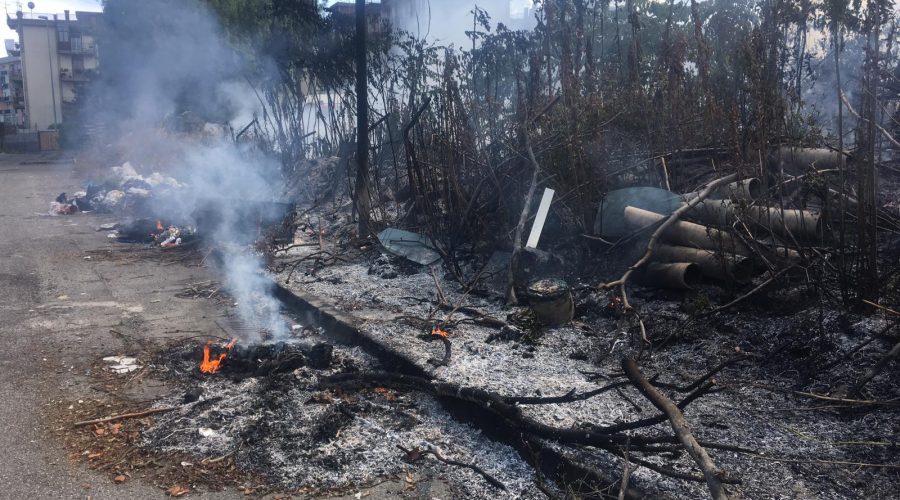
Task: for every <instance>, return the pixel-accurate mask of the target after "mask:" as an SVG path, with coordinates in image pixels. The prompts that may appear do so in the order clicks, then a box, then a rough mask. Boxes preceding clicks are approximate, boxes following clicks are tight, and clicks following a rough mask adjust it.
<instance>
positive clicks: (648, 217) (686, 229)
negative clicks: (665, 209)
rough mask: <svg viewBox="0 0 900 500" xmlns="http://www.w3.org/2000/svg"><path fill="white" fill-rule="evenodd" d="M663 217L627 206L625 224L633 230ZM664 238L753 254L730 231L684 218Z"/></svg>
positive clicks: (706, 247)
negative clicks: (726, 231) (684, 219)
mask: <svg viewBox="0 0 900 500" xmlns="http://www.w3.org/2000/svg"><path fill="white" fill-rule="evenodd" d="M663 219H665V216H664V215H660V214H658V213H655V212H650V211H647V210H642V209H640V208H635V207H625V225H627V226H628V227H629V228H631V229H633V230H637V229H641V228H645V227H647V226H650V225H652V224H654V223H657V222H659V221H661V220H663ZM662 239H663V240H665V241H668V242H669V243H674V244H676V245H681V246H687V247H695V248H702V249H705V250H716V251H724V252H726V253H734V254H738V255H743V256H744V257H750V256H752V255H753V254H752V252H751V251H750V249H749V248H747V246H746V245H744V243H743V242H742V241H739V240H737V239H735V238H732V237H731V235H729V234H728V233H725V232H722V231H719V230H718V229H712V228H709V227H706V226H702V225H700V224H694V223H693V222H685V221H682V220H680V221H678V222H676V223H674V224H672V225H671V226H669V227H668V228H667V229H666V230H665V232H663V234H662Z"/></svg>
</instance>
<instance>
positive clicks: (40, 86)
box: [6, 11, 102, 130]
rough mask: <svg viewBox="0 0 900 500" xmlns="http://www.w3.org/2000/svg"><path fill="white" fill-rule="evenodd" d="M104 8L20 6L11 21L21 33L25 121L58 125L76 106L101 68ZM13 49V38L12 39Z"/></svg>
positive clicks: (27, 124)
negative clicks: (44, 10) (45, 10)
mask: <svg viewBox="0 0 900 500" xmlns="http://www.w3.org/2000/svg"><path fill="white" fill-rule="evenodd" d="M101 16H102V14H100V13H99V12H80V11H79V12H76V13H75V15H74V16H72V15H70V12H69V11H65V12H64V13H63V14H62V15H61V16H60V15H58V14H37V13H24V12H21V11H20V12H17V13H16V17H15V18H13V17H7V19H6V22H7V25H8V26H9V27H10V28H11V29H13V30H15V31H16V33H17V34H18V35H19V41H18V44H17V46H16V50H15V51H14V52H15V53H11V54H10V55H12V56H18V57H19V60H20V64H21V76H22V90H23V97H24V111H23V119H22V126H23V127H24V128H27V129H32V130H48V129H53V128H57V127H58V126H59V124H61V123H63V121H64V120H65V118H66V116H68V115H70V114H71V113H72V112H73V108H74V105H75V103H76V101H77V99H78V97H79V96H82V95H84V93H85V91H86V87H87V84H88V82H90V81H91V79H92V78H93V77H94V76H95V75H96V74H97V71H98V69H99V65H100V64H99V54H98V50H97V44H96V41H95V37H94V35H95V33H96V32H97V31H98V29H99V28H100V23H101V22H102V17H101ZM7 48H8V49H9V44H7Z"/></svg>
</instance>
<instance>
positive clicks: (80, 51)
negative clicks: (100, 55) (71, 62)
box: [57, 43, 97, 56]
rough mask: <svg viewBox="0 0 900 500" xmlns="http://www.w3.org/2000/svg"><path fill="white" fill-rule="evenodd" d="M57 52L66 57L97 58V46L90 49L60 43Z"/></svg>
mask: <svg viewBox="0 0 900 500" xmlns="http://www.w3.org/2000/svg"><path fill="white" fill-rule="evenodd" d="M57 50H58V51H59V53H60V54H64V55H72V56H79V55H85V56H96V55H97V46H96V45H91V46H90V47H71V46H69V44H67V43H66V44H62V43H60V44H59V46H58V48H57Z"/></svg>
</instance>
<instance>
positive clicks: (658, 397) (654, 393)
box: [622, 359, 729, 500]
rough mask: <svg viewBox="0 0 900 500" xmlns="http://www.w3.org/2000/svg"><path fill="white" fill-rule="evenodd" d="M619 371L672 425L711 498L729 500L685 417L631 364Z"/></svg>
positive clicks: (719, 474)
mask: <svg viewBox="0 0 900 500" xmlns="http://www.w3.org/2000/svg"><path fill="white" fill-rule="evenodd" d="M622 369H623V370H624V371H625V375H626V376H627V377H628V380H630V381H631V382H632V383H633V384H634V386H635V387H636V388H637V390H638V391H640V393H641V394H643V395H644V397H646V398H647V399H648V400H649V401H650V402H651V403H653V406H655V407H656V408H657V409H658V410H660V411H661V412H663V413H664V414H665V415H666V417H667V418H668V419H669V423H671V425H672V430H673V431H674V432H675V435H676V436H678V439H679V440H680V441H681V444H682V445H684V448H685V449H686V450H687V452H688V454H689V455H690V456H691V458H693V459H694V462H696V463H697V465H698V466H699V467H700V470H701V471H702V472H703V477H704V478H705V479H706V484H707V486H708V487H709V493H710V496H712V498H714V499H716V500H725V499H727V498H729V497H728V493H727V492H726V491H725V486H724V485H723V483H722V479H723V478H724V477H725V473H724V471H722V469H720V468H719V467H718V466H716V464H715V463H713V461H712V459H711V458H710V457H709V454H708V453H707V452H706V450H705V449H704V448H703V447H702V446H700V444H699V443H698V442H697V439H696V438H694V435H693V434H691V429H690V427H689V426H688V423H687V420H685V418H684V414H682V413H681V410H679V409H678V407H677V406H675V403H673V402H672V401H671V400H670V399H669V398H667V397H666V396H664V395H663V394H662V393H661V392H659V391H658V390H657V389H656V388H655V387H653V386H652V385H651V384H650V382H649V381H647V379H646V378H644V376H643V375H642V374H641V371H640V369H638V367H637V364H636V363H635V362H634V360H632V359H624V360H622Z"/></svg>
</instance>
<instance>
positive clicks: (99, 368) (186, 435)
mask: <svg viewBox="0 0 900 500" xmlns="http://www.w3.org/2000/svg"><path fill="white" fill-rule="evenodd" d="M36 162H37V163H36ZM87 170H90V169H89V168H88V169H87ZM89 174H90V173H89V172H86V171H85V167H83V166H79V168H78V169H77V171H76V168H75V165H74V164H73V162H72V161H69V160H65V159H58V158H43V157H33V156H21V157H4V158H2V159H0V190H2V191H0V194H2V198H3V199H4V200H5V201H6V204H5V207H4V210H3V213H2V214H0V253H2V256H3V258H2V259H0V284H2V286H0V299H2V300H0V332H2V338H3V342H4V349H3V351H2V353H0V370H2V372H0V395H2V397H3V400H4V404H3V405H0V422H2V423H3V425H4V432H3V433H0V434H2V437H0V446H2V447H3V449H4V451H5V453H4V454H3V456H2V458H0V497H4V498H31V497H46V498H88V497H89V498H154V497H166V496H167V495H172V494H189V495H190V496H191V497H215V498H232V497H233V498H245V497H247V496H250V497H266V498H287V497H289V496H294V497H297V496H299V497H329V498H335V497H337V498H340V497H344V496H346V497H347V498H376V499H377V498H396V497H407V498H425V497H428V498H452V497H470V498H475V497H486V496H496V494H497V491H496V490H495V489H494V488H493V487H492V486H490V485H489V484H487V483H486V482H485V480H484V479H483V478H482V477H481V476H480V475H478V474H476V473H475V472H473V471H472V470H469V469H467V468H464V467H457V466H451V465H447V464H444V463H440V462H438V461H436V460H435V459H433V458H432V457H431V456H425V457H424V458H422V459H420V460H418V461H415V463H408V462H407V461H405V460H404V453H403V452H402V451H401V450H399V449H398V448H397V445H401V446H404V447H406V448H420V449H426V448H432V447H433V448H434V449H436V450H439V452H440V453H442V454H443V456H444V457H446V458H448V459H453V460H458V461H463V462H467V463H476V464H479V465H481V466H482V467H483V468H484V469H485V470H487V471H489V473H490V474H491V475H492V477H495V478H497V479H498V480H500V481H502V482H503V484H504V485H505V486H506V487H507V488H509V491H511V492H514V494H515V495H521V496H523V497H525V498H533V497H537V496H540V493H538V492H537V489H536V487H535V486H534V482H533V471H532V470H531V469H530V468H529V467H528V466H527V465H525V463H524V461H523V460H522V459H521V458H520V457H519V456H518V455H517V454H515V452H513V451H511V450H510V449H509V448H508V447H506V446H505V445H502V444H499V443H496V442H494V441H492V440H490V439H487V438H485V437H484V436H482V435H481V434H480V432H478V431H477V430H475V429H473V428H471V427H468V426H466V425H463V424H459V423H457V422H456V421H454V420H453V419H452V418H450V417H449V416H447V415H446V413H445V411H444V410H443V408H441V407H440V406H439V405H438V404H437V403H436V402H435V400H434V399H433V398H431V397H429V396H422V395H414V394H413V395H409V394H398V393H395V392H393V391H388V390H380V389H378V388H371V389H369V390H366V391H360V392H358V393H354V394H348V395H342V394H339V393H335V392H333V391H322V390H319V389H317V388H316V387H314V385H315V377H316V376H318V374H317V372H315V371H313V372H308V371H304V370H305V369H301V370H299V371H297V372H296V373H292V374H282V375H279V376H277V377H275V376H273V377H270V378H261V379H259V378H242V379H241V380H238V381H235V380H234V379H233V378H231V377H226V376H218V375H216V376H204V377H199V376H198V375H197V373H196V365H197V362H198V361H199V358H198V357H196V356H195V355H196V354H197V349H198V347H199V346H201V345H202V344H203V343H204V342H205V341H206V340H207V339H212V340H216V341H220V340H221V341H227V339H228V338H230V337H232V336H241V335H243V334H246V333H247V331H246V328H247V327H246V326H245V325H241V324H239V322H236V321H235V315H234V307H233V303H232V301H231V299H230V298H229V297H228V296H227V294H225V293H223V290H222V286H221V283H220V280H221V278H220V277H219V276H217V275H215V272H214V271H213V270H211V269H209V268H208V267H207V266H208V264H209V262H208V260H207V259H205V257H207V256H208V252H207V251H206V250H205V249H200V248H187V249H174V250H172V251H161V250H160V249H158V248H150V247H147V246H144V245H134V244H121V243H115V242H112V241H110V240H109V239H108V238H106V235H105V232H101V231H97V228H98V227H99V226H100V225H101V224H104V223H109V222H117V219H116V217H114V216H110V215H99V214H90V213H87V214H76V215H72V216H59V217H51V216H46V215H44V214H45V213H46V211H47V207H48V203H49V200H52V199H53V198H55V197H56V195H57V194H59V192H60V191H62V190H65V191H69V192H74V191H76V190H77V189H78V187H79V183H80V182H81V180H82V179H84V178H85V177H87V176H89ZM296 334H297V335H298V336H300V335H305V336H308V335H310V334H311V330H308V329H307V330H302V329H299V330H297V331H296ZM185 352H189V353H191V355H190V356H188V357H187V358H185V357H183V356H180V355H177V354H179V353H185ZM121 355H126V356H130V357H133V358H135V361H136V363H137V365H138V368H137V369H136V370H135V371H130V372H126V373H114V372H111V371H110V367H111V363H109V362H106V361H104V360H103V358H104V357H108V356H121ZM335 359H338V360H345V361H346V362H343V361H342V362H341V363H338V364H336V365H335V366H340V367H348V369H349V367H356V369H359V368H363V367H371V366H377V364H374V363H376V361H375V360H374V359H372V358H369V357H368V356H367V355H366V354H365V353H363V352H361V351H359V350H353V349H350V348H336V350H335ZM335 369H337V368H335ZM273 387H274V388H276V389H277V390H275V389H273ZM197 388H202V389H203V395H202V396H201V401H202V404H200V403H196V402H195V403H194V404H185V403H184V402H183V398H184V395H185V392H186V391H188V390H196V389H197ZM167 404H173V405H184V406H183V407H181V408H179V409H178V410H176V411H172V412H170V413H162V414H156V415H151V416H146V417H143V418H131V419H125V420H122V421H119V422H111V423H105V424H97V425H86V426H82V427H77V428H76V427H73V424H74V423H76V422H78V421H82V420H90V419H96V418H101V417H106V416H112V415H120V414H125V413H131V412H140V411H143V410H146V409H148V408H159V407H162V406H164V405H167ZM348 415H349V416H348ZM261 416H264V417H266V418H260V417H261ZM351 417H352V418H351ZM201 427H202V428H203V429H211V430H212V431H214V434H213V435H212V437H204V436H202V435H201V434H200V433H199V429H200V428H201ZM370 450H372V451H370Z"/></svg>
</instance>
